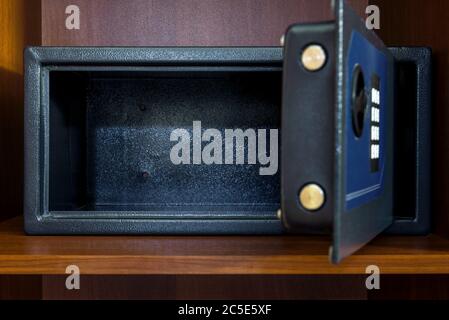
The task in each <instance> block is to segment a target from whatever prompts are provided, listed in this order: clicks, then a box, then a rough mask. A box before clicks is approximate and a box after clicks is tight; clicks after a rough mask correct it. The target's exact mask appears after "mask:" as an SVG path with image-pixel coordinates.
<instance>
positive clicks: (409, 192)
mask: <svg viewBox="0 0 449 320" xmlns="http://www.w3.org/2000/svg"><path fill="white" fill-rule="evenodd" d="M390 51H391V52H392V54H393V56H394V57H395V60H396V61H395V64H396V92H397V99H396V106H395V109H396V115H395V126H396V138H395V153H396V159H395V199H394V202H395V205H394V214H395V216H396V219H395V220H394V222H393V225H392V226H391V227H390V229H389V230H388V232H389V233H393V234H417V235H425V234H428V233H430V231H431V212H432V206H431V176H432V172H431V171H432V170H431V154H432V140H431V137H432V128H431V126H432V113H433V112H432V98H431V97H432V50H431V49H430V48H421V47H420V48H414V47H397V48H390Z"/></svg>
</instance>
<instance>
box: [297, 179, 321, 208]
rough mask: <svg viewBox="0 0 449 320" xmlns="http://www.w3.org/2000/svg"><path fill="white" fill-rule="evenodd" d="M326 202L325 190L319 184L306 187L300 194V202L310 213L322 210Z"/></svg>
mask: <svg viewBox="0 0 449 320" xmlns="http://www.w3.org/2000/svg"><path fill="white" fill-rule="evenodd" d="M325 201H326V195H325V193H324V190H323V189H322V188H321V187H320V186H319V185H317V184H314V183H311V184H308V185H306V186H304V187H303V188H302V189H301V192H300V193H299V202H300V203H301V205H302V206H303V207H304V208H305V209H306V210H308V211H317V210H319V209H321V208H322V207H323V205H324V202H325Z"/></svg>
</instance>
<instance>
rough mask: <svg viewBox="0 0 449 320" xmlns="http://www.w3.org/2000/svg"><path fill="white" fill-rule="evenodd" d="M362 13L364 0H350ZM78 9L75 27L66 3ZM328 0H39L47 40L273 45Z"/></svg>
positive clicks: (327, 13)
mask: <svg viewBox="0 0 449 320" xmlns="http://www.w3.org/2000/svg"><path fill="white" fill-rule="evenodd" d="M351 2H352V3H353V5H354V6H355V7H357V9H358V10H359V12H360V13H361V14H363V12H364V11H365V7H366V5H367V2H368V0H352V1H351ZM73 4H74V5H77V6H78V7H79V9H80V13H81V14H80V22H81V24H80V30H67V29H66V28H65V19H66V17H67V15H66V14H65V8H66V7H67V6H68V5H73ZM330 4H331V1H330V0H208V1H205V0H132V1H129V0H95V1H92V0H75V1H73V0H42V39H43V45H46V46H278V45H279V40H280V38H281V36H282V34H283V33H284V32H285V30H286V29H287V27H288V26H289V25H290V24H292V23H296V22H311V21H323V20H330V19H332V17H333V14H332V10H331V5H330Z"/></svg>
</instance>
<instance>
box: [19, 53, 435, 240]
mask: <svg viewBox="0 0 449 320" xmlns="http://www.w3.org/2000/svg"><path fill="white" fill-rule="evenodd" d="M416 50H418V49H416ZM392 51H393V52H394V53H395V54H396V56H397V58H398V59H399V60H398V61H401V60H403V61H404V63H398V68H399V72H400V73H401V74H404V76H403V77H402V78H401V79H402V80H401V82H400V83H398V85H399V86H403V88H402V89H401V88H399V89H398V90H399V91H401V90H403V92H404V93H405V92H406V93H407V94H406V95H405V96H406V99H407V100H406V102H407V104H406V105H407V108H410V106H415V107H414V108H413V112H409V111H407V112H408V117H407V118H406V119H405V120H404V121H403V127H402V129H398V130H399V131H401V132H407V133H406V135H407V136H408V138H407V139H408V140H407V143H402V141H403V138H401V141H399V142H398V152H399V153H400V154H401V155H402V156H403V157H404V158H407V159H414V161H413V162H409V163H412V165H410V166H406V168H408V169H407V170H406V171H404V170H402V174H401V177H399V179H404V178H406V179H412V180H414V181H415V185H416V183H417V182H416V181H418V182H423V181H424V180H423V179H427V178H426V177H427V173H428V171H427V170H428V169H429V168H428V167H427V166H428V160H427V157H428V155H427V153H425V152H422V149H420V150H417V147H418V146H419V148H427V146H428V144H427V143H424V142H423V141H427V139H428V138H429V137H428V130H429V127H428V126H429V123H428V119H429V117H430V114H429V113H430V109H429V108H428V105H429V103H428V101H427V99H428V97H427V96H424V95H423V94H422V93H421V92H422V91H419V90H418V91H416V88H417V87H416V85H417V82H419V84H420V86H421V87H422V86H423V85H425V82H423V79H421V80H420V77H421V78H422V77H425V78H427V77H428V75H427V74H425V73H426V72H427V71H425V69H423V62H425V61H423V59H424V60H426V61H427V60H428V59H429V58H430V57H429V52H428V51H426V50H424V51H423V50H422V49H420V50H419V51H413V50H412V51H411V50H408V49H402V50H401V49H398V48H396V49H392ZM416 52H419V53H420V54H418V55H416ZM416 59H418V60H416ZM425 63H428V62H425ZM282 64H283V53H282V49H281V48H29V49H27V50H26V71H27V72H26V116H25V130H26V140H25V143H26V159H25V163H26V168H25V179H26V181H25V186H26V190H25V196H26V197H25V217H26V229H27V231H28V232H29V233H30V234H69V233H70V234H89V233H120V234H138V233H150V234H153V233H164V234H166V233H171V234H181V233H201V234H210V233H218V234H277V233H281V232H283V227H282V225H281V222H280V220H279V219H278V216H277V212H278V210H279V209H280V171H281V170H282V168H281V167H279V168H278V171H277V173H276V174H274V175H271V176H261V175H260V174H259V169H260V168H259V166H252V165H220V166H219V165H217V166H213V165H212V166H205V165H197V166H195V165H186V166H182V165H181V166H176V165H173V163H172V162H171V161H170V155H169V153H170V149H171V147H172V146H173V142H171V141H170V133H171V132H172V131H173V130H174V129H175V128H185V129H186V130H189V129H191V128H192V124H193V122H194V121H197V120H201V121H202V122H201V125H202V127H203V128H217V129H219V130H224V129H225V128H241V129H246V128H258V129H267V130H269V129H273V128H280V126H281V123H280V115H281V91H282ZM410 80H411V81H410ZM418 80H420V81H418ZM410 85H412V86H414V87H412V88H410V87H409V86H410ZM410 92H412V93H413V97H410V95H409V93H410ZM415 92H417V96H416V95H415ZM410 99H412V101H410ZM399 105H401V104H399ZM403 106H405V104H403ZM416 121H419V126H418V127H417V126H416ZM416 128H418V129H419V130H420V131H419V132H417V131H416ZM404 130H405V131H404ZM410 130H414V131H413V132H411V131H410ZM300 138H301V137H298V139H300ZM279 139H280V141H281V144H280V148H282V137H279ZM418 151H420V152H418ZM292 152H293V150H292ZM423 157H424V158H423ZM417 158H420V159H421V161H420V162H419V163H418V164H417V162H416V161H417ZM423 160H424V161H423ZM279 163H280V162H279ZM402 168H403V167H402ZM403 169H404V168H403ZM420 186H422V187H423V188H425V187H426V186H427V181H425V185H420ZM407 190H408V191H407V193H406V194H405V195H404V194H403V188H401V192H398V198H397V199H398V201H399V202H398V203H400V204H401V207H399V208H398V210H397V214H398V217H397V218H398V219H397V222H396V223H395V225H394V226H393V227H392V228H393V231H395V232H398V233H416V232H417V233H422V232H426V231H427V230H428V227H429V222H428V219H427V218H426V217H424V212H427V210H426V208H427V206H428V199H427V198H426V196H425V195H423V193H420V194H419V195H417V194H416V188H408V189H407ZM421 192H424V193H425V189H421ZM412 198H413V199H415V200H416V201H415V202H414V203H412V202H410V201H409V200H410V199H412ZM401 199H402V200H401ZM404 199H405V200H404ZM404 205H405V206H404ZM417 213H418V215H417ZM401 225H406V227H405V228H404V227H402V228H401V227H400V226H401Z"/></svg>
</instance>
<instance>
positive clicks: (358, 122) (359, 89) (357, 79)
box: [351, 65, 368, 138]
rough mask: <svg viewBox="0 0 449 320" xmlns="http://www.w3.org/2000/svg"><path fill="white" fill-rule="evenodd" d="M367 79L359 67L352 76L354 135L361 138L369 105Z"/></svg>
mask: <svg viewBox="0 0 449 320" xmlns="http://www.w3.org/2000/svg"><path fill="white" fill-rule="evenodd" d="M367 101H368V99H367V96H366V90H365V79H364V77H363V71H362V68H361V67H360V66H359V65H357V66H356V67H355V69H354V72H353V74H352V101H351V103H352V127H353V129H354V134H355V136H356V137H357V138H360V137H361V136H362V134H363V126H364V124H365V111H366V105H367Z"/></svg>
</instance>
